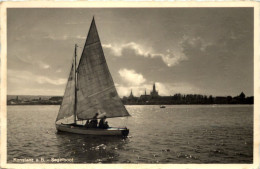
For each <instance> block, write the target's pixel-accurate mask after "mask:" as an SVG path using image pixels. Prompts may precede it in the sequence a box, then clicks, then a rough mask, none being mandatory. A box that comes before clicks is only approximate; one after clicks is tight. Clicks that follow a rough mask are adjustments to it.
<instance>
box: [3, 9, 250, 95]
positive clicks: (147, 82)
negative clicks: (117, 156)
mask: <svg viewBox="0 0 260 169" xmlns="http://www.w3.org/2000/svg"><path fill="white" fill-rule="evenodd" d="M93 16H95V21H96V25H97V29H98V32H99V36H100V39H101V43H102V45H103V49H104V53H105V56H106V60H107V63H108V66H109V69H110V72H111V74H112V77H113V79H114V82H115V85H116V87H117V90H118V93H119V95H120V96H124V95H129V93H130V90H131V89H132V90H133V93H134V95H136V96H139V95H140V94H143V93H144V90H145V89H146V90H147V92H149V91H150V90H151V89H152V84H153V83H154V82H155V83H156V86H157V89H158V90H159V94H160V95H173V94H175V93H182V94H188V93H189V94H205V95H214V96H227V95H231V96H236V95H238V94H239V93H240V92H242V91H244V93H245V94H246V95H247V96H251V95H253V10H252V9H250V8H146V9H140V8H139V9H135V8H131V9H127V8H124V9H112V8H110V9H100V8H96V9H93V8H92V9H91V8H84V9H83V8H81V9H76V8H74V9H69V8H67V9H48V8H46V9H41V8H38V9H37V8H35V9H18V8H16V9H15V8H13V9H8V12H7V33H8V34H7V41H8V44H7V46H8V51H7V52H8V57H7V62H8V65H7V66H8V68H7V69H8V81H7V85H8V89H7V93H8V94H12V95H63V93H64V89H65V84H66V80H67V77H68V74H69V69H70V66H71V61H72V57H73V52H74V45H75V43H77V44H78V45H79V46H80V47H82V46H83V45H84V41H85V38H86V36H87V33H88V30H89V26H90V23H91V20H92V17H93ZM81 51H82V48H79V49H78V55H79V56H80V55H81Z"/></svg>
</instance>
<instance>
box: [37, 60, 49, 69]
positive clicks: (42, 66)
mask: <svg viewBox="0 0 260 169" xmlns="http://www.w3.org/2000/svg"><path fill="white" fill-rule="evenodd" d="M38 65H39V66H40V68H42V69H49V68H50V65H48V64H46V63H44V62H42V61H39V62H38Z"/></svg>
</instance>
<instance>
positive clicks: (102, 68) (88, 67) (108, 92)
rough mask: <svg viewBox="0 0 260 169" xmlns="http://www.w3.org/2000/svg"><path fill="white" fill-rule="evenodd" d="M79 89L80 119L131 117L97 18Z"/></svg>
mask: <svg viewBox="0 0 260 169" xmlns="http://www.w3.org/2000/svg"><path fill="white" fill-rule="evenodd" d="M77 87H78V92H77V96H78V97H77V113H76V114H77V118H78V119H80V120H86V119H91V118H92V117H93V116H94V115H95V113H96V112H97V111H101V112H102V113H104V112H105V113H106V116H107V117H123V116H129V113H128V112H127V110H126V108H125V107H124V105H123V103H122V101H121V99H120V98H119V96H118V93H117V91H116V88H115V86H114V82H113V79H112V76H111V74H110V72H109V69H108V66H107V63H106V60H105V56H104V53H103V49H102V46H101V42H100V40H99V36H98V32H97V29H96V25H95V21H94V18H93V20H92V23H91V26H90V29H89V33H88V37H87V40H86V43H85V46H84V49H83V52H82V56H81V59H80V62H79V66H78V75H77ZM71 107H72V108H73V106H71Z"/></svg>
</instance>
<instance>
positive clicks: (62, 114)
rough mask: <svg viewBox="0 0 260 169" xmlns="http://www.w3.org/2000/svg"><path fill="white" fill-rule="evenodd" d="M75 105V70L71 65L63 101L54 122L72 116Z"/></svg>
mask: <svg viewBox="0 0 260 169" xmlns="http://www.w3.org/2000/svg"><path fill="white" fill-rule="evenodd" d="M74 105H75V70H74V65H73V64H72V67H71V70H70V75H69V79H68V82H67V85H66V89H65V93H64V96H63V100H62V103H61V106H60V110H59V113H58V116H57V119H56V121H58V120H61V119H66V118H68V117H73V116H74Z"/></svg>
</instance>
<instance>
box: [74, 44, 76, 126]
mask: <svg viewBox="0 0 260 169" xmlns="http://www.w3.org/2000/svg"><path fill="white" fill-rule="evenodd" d="M74 70H75V104H74V123H75V124H76V123H77V121H76V120H77V119H76V117H77V113H76V112H77V44H75V66H74Z"/></svg>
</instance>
